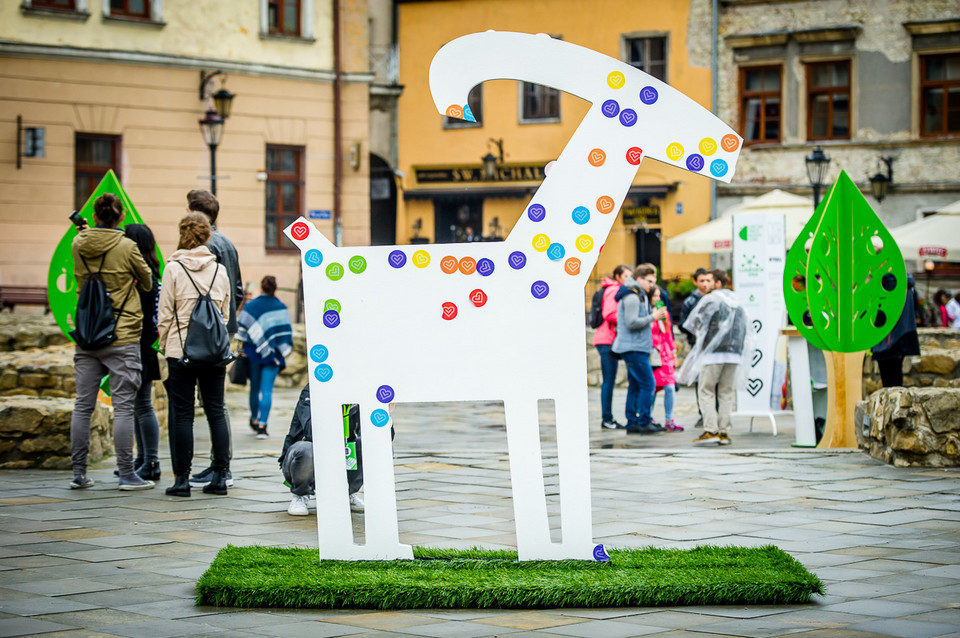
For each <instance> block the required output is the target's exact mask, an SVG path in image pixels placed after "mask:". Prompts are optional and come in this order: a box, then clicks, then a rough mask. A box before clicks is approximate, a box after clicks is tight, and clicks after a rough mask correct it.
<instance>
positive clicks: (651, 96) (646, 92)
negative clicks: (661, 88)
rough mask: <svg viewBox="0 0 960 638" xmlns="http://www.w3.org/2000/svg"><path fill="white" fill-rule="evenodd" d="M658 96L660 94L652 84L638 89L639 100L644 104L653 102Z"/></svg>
mask: <svg viewBox="0 0 960 638" xmlns="http://www.w3.org/2000/svg"><path fill="white" fill-rule="evenodd" d="M658 97H660V94H658V93H657V90H656V89H655V88H653V87H652V86H645V87H643V88H642V89H640V101H641V102H643V103H644V104H653V103H654V102H656V101H657V98H658Z"/></svg>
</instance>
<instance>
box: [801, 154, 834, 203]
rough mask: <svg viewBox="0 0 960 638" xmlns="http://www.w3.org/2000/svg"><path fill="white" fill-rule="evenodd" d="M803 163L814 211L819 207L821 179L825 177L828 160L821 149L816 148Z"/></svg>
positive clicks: (828, 164)
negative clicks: (811, 192)
mask: <svg viewBox="0 0 960 638" xmlns="http://www.w3.org/2000/svg"><path fill="white" fill-rule="evenodd" d="M804 161H805V162H806V164H807V179H809V180H810V185H811V186H813V208H814V209H816V208H817V206H819V205H820V187H821V186H823V179H824V177H826V176H827V168H829V167H830V158H829V157H827V156H826V154H825V153H824V152H823V149H822V148H821V147H819V146H817V147H816V148H814V149H813V152H812V153H810V155H809V156H808V157H807V158H806V159H805V160H804Z"/></svg>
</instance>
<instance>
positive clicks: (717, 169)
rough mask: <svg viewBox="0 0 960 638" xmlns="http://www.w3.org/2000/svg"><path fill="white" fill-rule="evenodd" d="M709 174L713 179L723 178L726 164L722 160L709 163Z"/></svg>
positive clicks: (725, 172)
mask: <svg viewBox="0 0 960 638" xmlns="http://www.w3.org/2000/svg"><path fill="white" fill-rule="evenodd" d="M710 172H711V173H712V174H713V175H714V176H715V177H723V176H724V175H726V174H727V163H726V162H724V161H723V160H722V159H718V160H713V161H712V162H710Z"/></svg>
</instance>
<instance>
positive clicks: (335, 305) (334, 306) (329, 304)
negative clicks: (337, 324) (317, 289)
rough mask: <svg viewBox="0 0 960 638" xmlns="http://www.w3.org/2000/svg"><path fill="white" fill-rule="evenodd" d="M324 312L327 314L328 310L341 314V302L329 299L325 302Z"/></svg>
mask: <svg viewBox="0 0 960 638" xmlns="http://www.w3.org/2000/svg"><path fill="white" fill-rule="evenodd" d="M323 310H324V312H326V311H327V310H333V311H335V312H340V310H341V308H340V302H339V301H337V300H336V299H327V300H326V301H324V302H323Z"/></svg>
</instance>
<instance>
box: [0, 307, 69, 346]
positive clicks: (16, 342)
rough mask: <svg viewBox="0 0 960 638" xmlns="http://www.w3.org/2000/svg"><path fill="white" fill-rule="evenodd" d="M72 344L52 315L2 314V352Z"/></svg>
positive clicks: (0, 325)
mask: <svg viewBox="0 0 960 638" xmlns="http://www.w3.org/2000/svg"><path fill="white" fill-rule="evenodd" d="M65 343H70V340H69V339H68V338H67V336H66V335H65V334H63V333H62V332H61V331H60V328H59V326H57V324H56V323H55V322H54V320H53V318H52V317H51V316H50V315H21V314H16V313H12V312H0V352H10V351H12V350H26V349H27V348H47V347H50V346H56V345H61V344H65Z"/></svg>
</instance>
